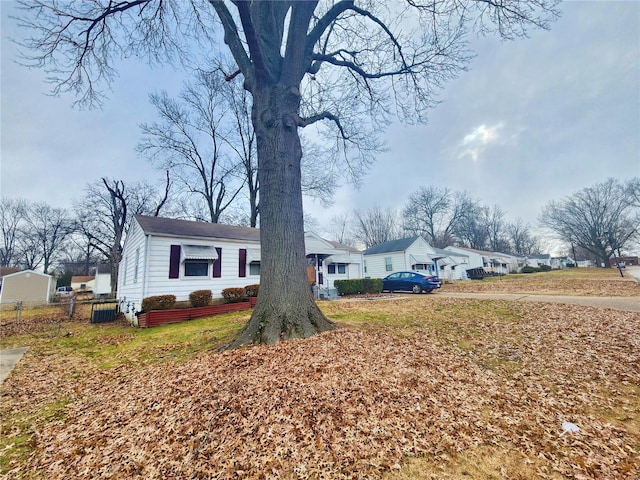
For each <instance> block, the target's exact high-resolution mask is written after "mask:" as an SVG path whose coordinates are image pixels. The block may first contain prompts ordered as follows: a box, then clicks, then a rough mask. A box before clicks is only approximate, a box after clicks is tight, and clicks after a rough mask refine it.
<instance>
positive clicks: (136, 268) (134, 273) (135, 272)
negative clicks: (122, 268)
mask: <svg viewBox="0 0 640 480" xmlns="http://www.w3.org/2000/svg"><path fill="white" fill-rule="evenodd" d="M139 266H140V247H138V248H136V261H135V266H134V267H133V283H138V267H139Z"/></svg>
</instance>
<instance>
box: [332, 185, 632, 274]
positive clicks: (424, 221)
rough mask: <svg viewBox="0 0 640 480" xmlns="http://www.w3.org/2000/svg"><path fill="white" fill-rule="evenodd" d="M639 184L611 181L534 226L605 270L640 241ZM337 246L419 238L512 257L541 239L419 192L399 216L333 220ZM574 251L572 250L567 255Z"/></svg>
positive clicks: (461, 200)
mask: <svg viewBox="0 0 640 480" xmlns="http://www.w3.org/2000/svg"><path fill="white" fill-rule="evenodd" d="M639 199H640V179H639V178H637V177H635V178H632V179H630V180H627V181H623V180H617V179H613V178H611V179H608V180H607V181H606V182H604V183H599V184H596V185H594V186H592V187H587V188H584V189H583V190H580V191H578V192H575V193H573V194H572V195H569V196H567V197H566V198H564V199H562V200H554V201H551V202H549V204H547V205H546V206H545V207H544V208H543V210H542V212H541V214H540V216H539V218H538V223H539V225H540V226H541V227H543V228H544V229H545V230H546V231H547V232H548V233H550V234H551V235H552V236H553V237H554V238H555V239H556V240H558V241H560V242H562V244H563V245H564V246H565V249H566V251H567V252H570V253H572V251H575V249H576V247H577V249H578V252H579V253H580V254H581V255H582V256H585V257H587V258H592V259H594V260H596V261H597V263H598V264H602V263H604V264H605V265H608V264H609V262H608V259H609V258H610V257H611V256H612V255H613V253H614V251H615V252H617V254H618V255H621V254H623V253H624V252H628V251H632V250H633V249H634V248H637V246H638V242H639V241H640V200H639ZM328 231H329V234H330V235H331V236H332V238H333V239H334V240H336V241H339V242H342V243H345V244H347V245H354V246H356V245H358V246H361V247H364V248H368V247H371V246H373V245H376V244H379V243H382V242H385V241H389V240H395V239H398V238H401V237H406V236H414V235H421V236H423V237H424V238H425V239H426V240H427V241H428V242H429V243H430V244H431V245H432V246H434V247H437V248H444V247H446V246H448V245H461V246H466V247H469V248H474V249H478V250H490V251H496V252H504V253H510V254H515V255H530V254H540V253H543V252H542V248H543V245H542V241H541V238H540V237H539V236H538V235H536V234H534V233H533V227H532V225H530V224H529V223H527V222H525V221H524V220H523V219H521V218H517V219H516V220H514V221H508V220H507V218H506V212H505V211H504V210H503V209H502V208H500V207H499V206H497V205H494V206H492V207H488V206H486V205H483V204H482V203H481V201H480V200H477V199H474V198H472V196H471V195H470V194H469V193H468V192H456V191H453V190H451V189H449V188H446V187H444V188H443V187H435V186H430V187H422V188H420V189H418V190H417V191H416V192H414V193H413V194H411V195H410V196H409V198H408V199H407V201H406V203H405V206H404V207H403V208H402V209H401V210H400V211H396V210H394V209H391V208H387V209H384V208H382V207H380V206H377V205H375V206H372V207H371V208H369V209H367V210H364V211H361V210H358V211H355V212H353V213H352V214H344V215H341V216H336V217H333V219H332V220H331V223H330V225H329V228H328ZM570 250H571V251H570Z"/></svg>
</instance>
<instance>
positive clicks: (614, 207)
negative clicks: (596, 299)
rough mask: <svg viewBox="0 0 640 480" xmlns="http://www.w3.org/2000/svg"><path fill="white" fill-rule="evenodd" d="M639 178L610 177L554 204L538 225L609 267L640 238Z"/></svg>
mask: <svg viewBox="0 0 640 480" xmlns="http://www.w3.org/2000/svg"><path fill="white" fill-rule="evenodd" d="M636 182H637V179H636V178H634V179H631V180H630V181H628V182H626V183H625V182H622V181H620V180H617V179H613V178H610V179H608V180H607V181H605V182H603V183H598V184H596V185H594V186H592V187H587V188H584V189H582V190H580V191H578V192H576V193H574V194H572V195H569V196H567V197H565V198H564V199H563V200H559V201H551V202H549V203H548V204H547V205H546V206H545V207H544V208H543V210H542V213H541V215H540V218H539V222H540V224H541V225H542V226H544V227H546V228H547V229H548V230H550V231H551V232H552V233H553V234H554V235H555V236H556V238H557V239H559V240H562V241H564V242H565V243H571V242H574V243H575V245H576V246H579V247H581V248H584V249H585V250H587V251H589V252H591V253H592V254H593V255H594V256H595V257H596V258H597V261H598V263H600V264H604V265H605V266H607V267H608V266H609V258H611V256H612V255H613V252H614V251H624V250H625V248H627V246H629V245H630V244H631V243H633V242H636V241H637V240H638V236H639V235H640V207H638V206H636V205H635V203H634V200H633V191H634V187H633V185H635V183H636Z"/></svg>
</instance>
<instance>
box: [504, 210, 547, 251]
mask: <svg viewBox="0 0 640 480" xmlns="http://www.w3.org/2000/svg"><path fill="white" fill-rule="evenodd" d="M505 230H506V234H507V239H508V241H509V245H510V247H511V250H510V251H511V253H514V254H516V255H530V254H536V253H540V251H541V249H540V242H539V240H538V238H537V237H535V236H534V235H532V233H531V230H530V226H529V225H528V224H527V223H526V222H525V221H524V220H522V219H521V218H517V219H516V220H515V221H513V222H509V223H507V225H506V228H505Z"/></svg>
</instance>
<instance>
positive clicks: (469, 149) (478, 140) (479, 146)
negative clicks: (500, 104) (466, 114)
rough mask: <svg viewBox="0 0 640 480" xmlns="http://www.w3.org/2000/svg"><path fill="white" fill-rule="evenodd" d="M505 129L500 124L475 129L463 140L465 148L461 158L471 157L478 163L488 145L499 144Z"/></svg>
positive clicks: (501, 123) (483, 125)
mask: <svg viewBox="0 0 640 480" xmlns="http://www.w3.org/2000/svg"><path fill="white" fill-rule="evenodd" d="M503 128H504V123H503V122H499V123H496V124H495V125H485V124H484V123H483V124H482V125H479V126H477V127H475V128H474V129H473V130H472V131H471V133H468V134H467V135H465V136H464V138H463V139H462V144H461V146H462V147H463V150H462V152H461V153H460V155H459V158H463V157H466V156H469V157H471V160H473V161H474V162H477V161H478V159H479V158H480V154H481V153H482V152H483V151H484V150H485V148H486V146H487V145H490V144H492V143H497V142H499V141H500V140H501V135H500V133H501V131H502V129H503Z"/></svg>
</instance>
